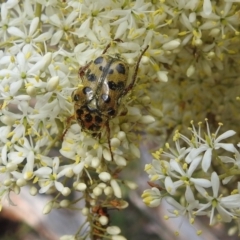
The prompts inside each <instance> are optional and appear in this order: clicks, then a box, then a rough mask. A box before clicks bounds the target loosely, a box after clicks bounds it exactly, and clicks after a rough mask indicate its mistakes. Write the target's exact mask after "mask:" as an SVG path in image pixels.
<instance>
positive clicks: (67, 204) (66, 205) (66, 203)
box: [59, 199, 70, 208]
mask: <svg viewBox="0 0 240 240" xmlns="http://www.w3.org/2000/svg"><path fill="white" fill-rule="evenodd" d="M59 205H60V206H61V207H62V208H66V207H68V206H69V205H70V201H69V200H66V199H64V200H62V201H61V202H60V204H59Z"/></svg>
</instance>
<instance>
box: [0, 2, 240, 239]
mask: <svg viewBox="0 0 240 240" xmlns="http://www.w3.org/2000/svg"><path fill="white" fill-rule="evenodd" d="M1 2H3V1H1ZM235 2H236V3H235ZM237 2H238V1H237V0H236V1H234V0H231V1H227V0H220V1H210V0H202V1H200V0H179V1H171V0H165V1H156V0H152V1H146V0H136V1H131V0H105V1H95V0H66V1H63V0H48V1H47V0H43V1H39V0H24V1H21V0H20V1H19V0H8V1H5V2H3V3H0V9H1V12H0V101H1V108H0V121H1V122H0V123H1V125H0V136H1V138H0V154H1V156H0V169H1V172H0V173H1V175H2V177H3V181H2V182H1V184H0V199H1V200H3V199H4V198H6V197H8V196H9V193H10V192H11V191H14V192H15V193H19V192H20V189H21V187H23V186H25V185H27V184H30V185H31V186H32V187H31V190H30V192H31V194H33V195H35V194H37V192H39V193H45V194H48V193H55V194H56V196H57V197H56V198H54V200H53V201H51V202H50V203H49V204H47V205H46V207H45V208H44V213H48V212H50V211H51V209H52V208H54V207H69V206H70V205H71V204H72V203H71V202H70V201H68V199H67V196H68V195H69V194H70V193H71V192H74V191H78V192H81V193H82V195H83V199H84V200H85V201H86V207H85V208H83V209H82V213H83V215H84V216H86V218H87V219H88V221H89V222H90V224H89V231H86V232H85V233H84V234H85V235H82V238H87V237H92V238H99V239H101V238H104V237H106V236H108V237H112V239H124V237H122V236H121V235H120V230H119V229H118V228H117V227H116V226H110V225H109V214H108V209H109V208H115V209H121V208H124V207H126V205H127V204H126V202H124V201H123V200H122V198H123V197H122V187H126V186H127V187H128V188H130V189H132V188H135V187H136V186H135V184H133V183H130V182H129V181H122V180H121V179H120V178H119V176H118V173H119V172H120V171H122V170H123V169H124V167H126V166H127V164H128V162H129V161H131V160H132V159H138V158H139V157H140V151H139V147H138V144H139V140H140V139H141V138H143V137H144V136H146V133H151V134H153V135H154V136H155V139H156V140H157V139H161V140H162V141H166V139H167V138H168V137H169V135H170V133H171V132H174V130H176V129H178V128H179V127H180V128H182V129H183V131H185V129H186V123H188V122H189V120H190V119H194V120H196V119H198V120H199V119H203V118H205V117H208V118H209V124H211V125H214V124H215V123H216V122H217V121H220V120H221V121H222V122H224V123H225V125H224V128H225V129H226V132H227V133H229V131H227V129H229V128H230V127H229V126H233V129H234V128H236V126H237V123H238V122H239V120H240V117H239V114H236V113H237V107H238V103H237V101H236V97H237V96H238V90H237V88H236V86H237V85H238V84H239V83H238V82H239V79H238V76H239V67H238V65H239V46H240V44H239V41H240V39H239V18H240V17H239V16H240V15H239V12H240V6H239V4H237ZM107 46H109V48H108V50H107V53H106V54H109V55H111V56H116V57H119V56H120V58H121V59H124V61H125V62H126V63H127V64H128V65H129V67H130V71H129V74H128V78H129V79H128V82H127V84H126V86H128V85H129V84H130V83H131V80H132V78H133V77H134V69H135V67H136V63H137V62H138V61H139V71H138V73H137V80H136V82H135V85H134V87H133V89H132V90H131V91H130V92H129V93H128V94H127V95H126V96H120V97H119V99H115V100H116V101H117V104H116V106H117V107H118V109H116V110H117V112H118V114H117V116H116V117H114V118H113V119H111V120H110V121H109V127H108V126H106V127H104V128H103V129H101V134H99V133H98V134H89V133H88V132H86V131H84V129H82V127H81V126H80V125H79V124H78V123H77V122H76V119H72V118H71V116H73V115H74V111H75V110H74V104H73V100H72V97H71V96H72V93H73V91H74V90H76V89H81V87H82V82H81V79H80V77H79V74H78V71H79V69H80V68H81V67H83V68H84V66H88V65H87V64H88V63H90V62H91V61H93V60H94V59H96V58H97V57H98V56H100V55H102V53H103V52H104V50H105V49H106V47H107ZM147 46H148V49H147V51H146V52H145V53H144V55H143V56H142V58H140V56H141V53H142V51H143V50H144V49H146V48H147ZM80 75H81V74H80ZM83 77H84V76H83ZM98 94H99V93H98ZM121 98H123V99H121ZM120 100H121V103H120ZM95 106H97V104H95ZM97 107H98V106H97ZM234 130H236V129H234ZM230 133H232V132H231V131H230ZM96 135H97V136H98V137H96ZM139 136H140V137H139ZM210 140H211V141H213V139H212V138H211V139H210ZM216 140H217V139H216ZM216 140H214V144H215V147H216V148H218V147H220V148H222V146H221V145H219V144H220V143H219V142H216ZM220 140H221V139H218V141H220ZM186 142H188V141H186ZM195 144H197V143H195ZM199 144H200V145H199V146H198V147H196V146H192V150H191V151H190V150H189V152H186V151H183V153H181V154H182V155H183V156H188V159H187V160H186V164H184V166H183V167H182V168H181V165H180V164H176V163H174V161H170V162H168V161H163V162H161V166H163V168H162V167H160V168H159V165H158V160H157V162H156V163H154V165H155V164H157V166H158V169H159V171H160V172H159V173H161V172H162V173H161V174H160V175H159V176H160V178H161V179H162V178H164V179H166V186H165V187H166V189H167V192H168V193H169V194H174V193H175V192H176V190H177V187H176V186H175V185H174V181H172V179H171V177H165V176H166V175H165V174H166V172H167V171H168V170H167V169H169V165H171V168H172V167H175V168H176V171H177V169H178V171H177V172H178V173H179V174H180V172H181V173H184V172H186V171H187V168H188V166H191V167H190V168H189V171H187V172H186V175H187V176H188V177H189V179H191V181H190V180H188V181H187V182H188V183H189V186H190V185H192V184H193V185H194V186H195V187H196V189H197V191H198V192H199V193H202V191H203V190H201V189H202V188H204V187H206V185H207V186H209V187H210V186H212V185H213V182H214V183H215V182H217V180H216V179H217V178H218V177H217V175H216V173H213V174H212V177H211V180H210V179H209V180H206V181H203V180H200V183H198V181H197V180H196V178H193V177H192V174H193V173H194V171H195V170H196V169H197V168H199V166H200V162H201V166H202V169H203V171H204V172H207V171H208V169H209V168H210V166H211V162H210V160H209V159H210V157H209V156H212V155H213V154H214V153H215V150H216V149H214V148H212V150H209V148H208V146H209V145H207V143H205V145H204V147H203V146H202V144H203V143H202V142H200V141H199ZM56 147H57V148H58V149H60V151H59V153H58V154H53V151H52V149H54V148H56ZM223 148H224V147H223ZM194 149H195V150H194ZM196 149H197V150H196ZM199 149H201V150H199ZM179 150H180V149H179ZM227 150H229V149H227ZM181 151H182V150H181ZM234 152H235V154H236V156H237V153H236V150H234ZM202 155H204V157H203V159H202V158H201V157H200V156H202ZM183 158H184V157H183ZM219 158H220V157H219ZM193 159H195V160H194V161H193ZM196 159H197V160H196ZM220 159H221V161H222V162H224V161H225V162H226V161H230V160H229V159H228V158H227V156H225V157H222V158H220ZM231 161H237V160H236V159H235V160H231ZM180 169H181V170H180ZM179 171H180V172H179ZM179 174H175V175H174V176H175V177H176V178H178V179H179V182H178V184H179V186H183V185H186V182H185V181H183V180H182V179H180V178H181V177H180V176H181V174H180V175H179ZM163 176H164V177H163ZM230 177H232V175H231V176H229V175H227V176H226V177H225V178H224V181H227V180H229V181H230V180H231V179H230ZM69 178H70V179H71V180H72V186H71V187H69V186H68V187H67V186H66V185H65V182H66V181H67V179H69ZM154 192H155V194H157V198H156V199H159V194H160V192H159V191H158V189H157V188H156V189H154ZM60 194H61V195H63V196H64V197H65V198H66V199H64V200H62V201H60V200H58V196H59V195H60ZM185 194H186V195H187V198H188V200H189V198H190V199H192V197H191V196H190V195H191V194H192V192H191V188H190V187H188V188H186V193H185ZM157 201H158V200H157ZM189 201H190V200H189ZM193 201H194V200H193ZM190 207H192V205H191V206H190ZM199 212H201V208H199ZM232 214H233V215H232V216H234V217H235V216H236V213H232ZM79 234H80V235H81V233H79Z"/></svg>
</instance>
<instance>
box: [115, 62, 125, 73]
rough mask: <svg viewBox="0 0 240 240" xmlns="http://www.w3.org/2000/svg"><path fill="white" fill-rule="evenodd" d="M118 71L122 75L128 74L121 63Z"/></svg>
mask: <svg viewBox="0 0 240 240" xmlns="http://www.w3.org/2000/svg"><path fill="white" fill-rule="evenodd" d="M116 70H117V72H118V73H120V74H125V73H126V68H125V66H124V65H123V64H122V63H119V64H118V65H117V66H116Z"/></svg>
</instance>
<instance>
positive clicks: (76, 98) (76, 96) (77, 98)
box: [73, 94, 80, 102]
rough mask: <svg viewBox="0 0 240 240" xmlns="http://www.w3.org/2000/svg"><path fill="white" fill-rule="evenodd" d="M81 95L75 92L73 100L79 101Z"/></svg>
mask: <svg viewBox="0 0 240 240" xmlns="http://www.w3.org/2000/svg"><path fill="white" fill-rule="evenodd" d="M79 99H80V98H79V95H78V94H75V95H74V96H73V100H74V101H75V102H77V101H79Z"/></svg>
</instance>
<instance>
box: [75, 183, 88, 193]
mask: <svg viewBox="0 0 240 240" xmlns="http://www.w3.org/2000/svg"><path fill="white" fill-rule="evenodd" d="M86 188H87V185H86V184H85V183H78V185H77V187H76V189H77V190H78V191H81V192H82V191H85V189H86Z"/></svg>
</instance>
